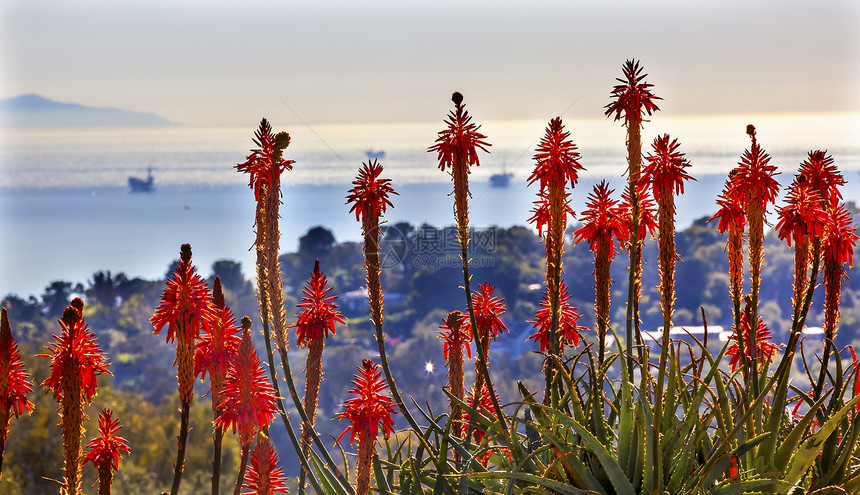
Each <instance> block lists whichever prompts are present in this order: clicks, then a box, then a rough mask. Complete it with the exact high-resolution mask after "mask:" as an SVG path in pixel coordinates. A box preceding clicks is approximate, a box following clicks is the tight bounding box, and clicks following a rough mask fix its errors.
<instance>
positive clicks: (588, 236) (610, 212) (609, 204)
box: [573, 181, 629, 259]
mask: <svg viewBox="0 0 860 495" xmlns="http://www.w3.org/2000/svg"><path fill="white" fill-rule="evenodd" d="M612 193H613V190H612V189H609V186H608V185H607V184H606V181H602V182H600V183H599V184H597V185H595V186H594V190H593V191H592V192H591V194H589V195H588V202H587V203H586V210H585V211H583V212H582V216H581V220H582V222H583V225H582V227H580V228H579V229H578V230H577V231H576V232H575V233H574V234H573V235H574V238H575V241H574V242H575V244H579V242H580V241H583V240H584V241H588V246H589V248H590V249H591V250H592V251H594V253H595V256H596V255H598V254H600V255H605V256H607V257H608V258H609V259H612V258H613V257H615V252H616V250H615V242H616V241H617V242H618V243H619V245H623V243H624V242H625V241H626V240H627V236H628V229H629V227H628V222H627V218H626V215H625V209H624V208H623V207H622V206H621V205H619V204H618V201H617V200H614V199H612V197H611V196H612Z"/></svg>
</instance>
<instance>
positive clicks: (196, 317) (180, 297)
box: [150, 244, 213, 342]
mask: <svg viewBox="0 0 860 495" xmlns="http://www.w3.org/2000/svg"><path fill="white" fill-rule="evenodd" d="M180 253H181V257H180V260H179V266H177V267H176V272H175V273H174V274H173V278H172V279H170V280H168V281H167V287H166V288H165V289H164V293H163V294H162V296H161V304H159V306H158V308H156V310H155V314H154V315H153V316H152V318H150V322H151V323H152V326H153V327H154V328H155V333H156V334H158V333H159V332H160V331H161V329H162V328H164V325H167V342H173V341H174V340H175V338H176V330H177V329H178V328H181V329H182V331H184V332H185V334H184V335H185V339H186V340H188V341H190V342H193V341H194V340H196V339H197V337H198V336H199V335H200V332H202V331H204V330H205V327H206V325H207V324H208V322H209V321H211V320H212V317H213V309H212V297H211V296H210V295H209V289H208V288H207V287H206V281H205V280H203V278H202V277H201V276H200V275H198V274H196V273H195V272H194V265H192V264H191V245H190V244H183V245H182V248H181V250H180Z"/></svg>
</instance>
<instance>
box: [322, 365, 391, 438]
mask: <svg viewBox="0 0 860 495" xmlns="http://www.w3.org/2000/svg"><path fill="white" fill-rule="evenodd" d="M358 371H359V374H357V375H354V378H353V380H352V385H353V388H352V389H351V390H350V391H349V393H351V394H353V395H355V397H352V398H350V399H347V400H346V402H345V403H344V404H343V406H344V407H345V409H344V410H343V411H342V412H341V413H340V414H338V415H337V416H335V418H334V419H348V420H349V421H351V422H352V424H351V425H349V426H347V427H346V429H345V430H343V433H341V434H340V436H339V437H337V441H340V439H341V438H343V436H344V435H345V434H346V433H347V432H348V431H351V432H352V433H351V434H350V438H349V443H350V444H352V443H355V437H356V435H358V439H359V441H362V440H364V439H369V440H371V441H373V440H375V439H376V436H377V435H378V434H379V427H380V426H382V432H383V434H384V435H385V437H386V438H388V436H389V435H391V432H392V429H393V427H394V420H393V419H392V418H391V415H392V414H397V411H395V410H394V402H392V401H391V398H390V397H388V396H386V395H382V394H381V393H380V392H382V391H383V390H385V382H384V381H383V380H382V378H381V376H380V371H379V370H378V369H377V365H376V364H375V363H373V362H372V361H371V360H369V359H365V360H363V361H362V362H361V367H360V368H359V369H358Z"/></svg>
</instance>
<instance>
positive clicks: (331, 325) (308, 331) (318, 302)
mask: <svg viewBox="0 0 860 495" xmlns="http://www.w3.org/2000/svg"><path fill="white" fill-rule="evenodd" d="M329 292H331V287H326V277H325V275H323V273H322V271H321V270H320V260H316V261H315V262H314V270H313V272H311V278H310V280H308V284H307V287H305V289H304V290H303V291H302V294H304V295H303V296H302V302H300V303H299V304H297V305H296V307H298V308H304V311H302V312H301V314H299V315H298V319H297V320H296V323H295V324H294V325H292V326H293V327H295V328H296V338H297V344H298V346H299V347H306V346H310V345H312V343H313V342H314V341H322V340H325V338H326V337H328V334H329V332H331V333H332V334H334V333H335V323H341V324H343V323H344V319H343V315H342V314H341V313H340V311H338V310H337V304H336V303H334V302H332V301H334V300H335V299H337V296H329V295H328V293H329Z"/></svg>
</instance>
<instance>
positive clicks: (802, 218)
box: [776, 177, 827, 247]
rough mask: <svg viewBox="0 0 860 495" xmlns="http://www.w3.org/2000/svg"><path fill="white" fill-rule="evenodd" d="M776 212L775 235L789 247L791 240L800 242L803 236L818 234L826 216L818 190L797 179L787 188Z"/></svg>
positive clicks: (822, 227)
mask: <svg viewBox="0 0 860 495" xmlns="http://www.w3.org/2000/svg"><path fill="white" fill-rule="evenodd" d="M798 179H799V177H798ZM778 214H779V220H777V222H776V231H777V235H778V236H779V238H780V239H782V240H784V241H786V242H787V243H788V245H789V247H790V246H791V242H792V241H794V242H795V243H800V242H801V241H802V239H803V238H804V237H805V236H813V237H817V236H820V235H821V233H822V232H823V230H824V223H825V221H826V218H827V214H826V213H825V211H824V208H823V207H822V204H821V196H820V195H819V193H818V191H816V190H815V189H813V188H812V187H811V185H810V183H809V182H808V181H803V180H797V179H795V181H794V183H793V184H792V185H791V187H789V188H788V194H787V195H786V197H785V205H784V206H783V207H782V208H779V209H778Z"/></svg>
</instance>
